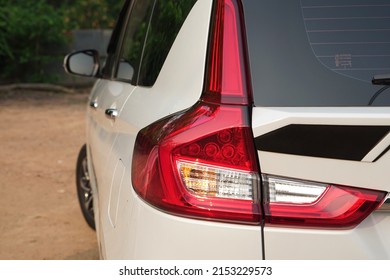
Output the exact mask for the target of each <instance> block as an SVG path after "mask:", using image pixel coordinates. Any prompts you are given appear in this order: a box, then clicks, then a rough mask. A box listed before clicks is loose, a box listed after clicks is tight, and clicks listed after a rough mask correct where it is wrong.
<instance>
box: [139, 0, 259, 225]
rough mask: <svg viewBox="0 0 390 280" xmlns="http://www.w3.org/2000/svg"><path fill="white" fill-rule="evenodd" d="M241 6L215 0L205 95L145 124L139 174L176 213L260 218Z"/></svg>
mask: <svg viewBox="0 0 390 280" xmlns="http://www.w3.org/2000/svg"><path fill="white" fill-rule="evenodd" d="M240 11H241V10H240V7H239V6H238V5H237V3H236V1H233V0H220V1H216V2H215V6H214V12H213V18H212V21H211V33H210V40H209V53H208V57H207V67H206V71H205V73H206V81H205V86H204V90H203V94H202V96H201V98H200V101H199V102H198V103H196V104H195V105H194V106H193V107H192V108H190V109H188V110H185V111H182V112H179V113H177V114H173V115H171V116H168V117H166V118H164V119H162V120H160V121H157V122H155V123H153V124H151V125H149V126H148V127H146V128H144V129H142V130H141V131H140V132H139V134H138V136H137V139H136V144H135V150H134V154H133V165H132V179H133V186H134V189H135V190H136V192H137V193H138V194H139V195H140V197H141V198H143V199H144V200H145V201H146V202H148V203H150V204H151V205H153V206H155V207H157V208H159V209H161V210H164V211H166V212H169V213H171V214H175V215H180V216H185V217H193V218H199V219H208V220H217V221H225V222H233V223H241V224H257V225H258V224H260V222H261V203H260V193H259V188H260V187H259V186H260V177H259V173H258V163H257V157H256V151H255V148H254V144H253V135H252V129H251V127H250V114H251V108H250V107H251V106H252V98H251V95H250V90H249V89H250V87H249V83H248V81H247V69H246V56H245V51H244V50H245V48H244V41H243V40H242V39H243V38H242V22H241V19H240V16H241V14H240Z"/></svg>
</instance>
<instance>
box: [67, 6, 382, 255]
mask: <svg viewBox="0 0 390 280" xmlns="http://www.w3.org/2000/svg"><path fill="white" fill-rule="evenodd" d="M99 60H100V59H99V54H98V53H97V51H95V50H84V51H77V52H74V53H72V54H69V55H68V56H67V57H66V58H65V63H64V64H65V68H66V70H67V71H68V72H69V73H71V74H76V75H81V76H89V77H96V78H97V80H96V83H95V85H94V87H93V89H92V92H91V94H90V97H89V106H88V110H87V139H86V147H84V148H83V149H82V151H81V153H80V157H79V163H78V177H77V180H78V186H79V188H78V189H79V196H80V202H81V205H82V209H83V211H84V214H85V217H86V218H87V221H88V222H89V224H90V225H91V226H95V225H96V232H97V237H98V242H99V246H100V247H99V248H100V253H101V257H102V258H105V259H390V238H389V232H390V212H389V210H390V207H389V206H390V199H389V192H390V172H389V170H390V152H389V150H390V134H389V132H390V108H389V105H390V90H389V86H390V1H389V0H376V1H372V0H337V1H329V0H327V1H325V0H315V1H314V0H289V1H285V0H267V1H266V0H261V1H259V0H241V1H240V0H214V1H212V0H186V1H177V0H127V1H125V4H124V7H123V10H122V12H121V14H120V16H119V18H118V21H117V26H116V28H115V29H114V31H113V35H112V39H111V42H110V44H109V46H108V49H107V58H106V60H105V62H104V63H103V64H100V62H99ZM92 201H93V203H92Z"/></svg>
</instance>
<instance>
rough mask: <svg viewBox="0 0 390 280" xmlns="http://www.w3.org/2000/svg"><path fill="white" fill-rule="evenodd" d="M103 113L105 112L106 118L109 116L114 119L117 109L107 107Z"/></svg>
mask: <svg viewBox="0 0 390 280" xmlns="http://www.w3.org/2000/svg"><path fill="white" fill-rule="evenodd" d="M105 113H106V116H107V118H110V119H115V118H116V117H117V116H118V110H117V109H107V110H106V112H105Z"/></svg>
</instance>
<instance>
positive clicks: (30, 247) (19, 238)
mask: <svg viewBox="0 0 390 280" xmlns="http://www.w3.org/2000/svg"><path fill="white" fill-rule="evenodd" d="M87 96H88V91H87V90H82V91H80V90H79V91H77V92H75V93H58V92H47V91H29V90H27V91H26V90H13V91H7V92H1V91H0V259H3V260H4V259H11V260H20V259H27V260H31V259H38V260H39V259H40V260H42V259H97V258H98V250H97V243H96V236H95V232H94V231H93V230H92V229H90V228H89V227H88V225H87V224H86V223H85V222H84V219H83V217H82V214H81V211H80V209H79V206H78V201H77V196H76V187H75V175H74V170H75V164H76V158H77V154H78V150H79V148H80V147H81V146H82V144H83V143H84V141H85V128H84V126H85V119H84V115H85V108H86V100H87Z"/></svg>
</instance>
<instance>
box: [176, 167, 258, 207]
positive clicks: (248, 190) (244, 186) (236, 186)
mask: <svg viewBox="0 0 390 280" xmlns="http://www.w3.org/2000/svg"><path fill="white" fill-rule="evenodd" d="M177 167H178V170H179V173H180V176H181V179H182V181H183V183H184V185H185V187H186V188H187V189H188V190H190V191H191V192H192V193H194V194H195V195H199V196H206V197H220V198H230V199H243V200H253V198H254V194H253V189H255V186H254V185H255V184H256V181H257V175H256V174H253V173H250V172H243V171H239V170H234V169H227V168H226V169H225V168H220V167H213V166H210V165H205V164H200V163H193V162H184V161H177Z"/></svg>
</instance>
